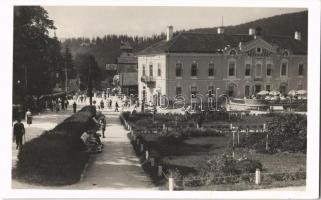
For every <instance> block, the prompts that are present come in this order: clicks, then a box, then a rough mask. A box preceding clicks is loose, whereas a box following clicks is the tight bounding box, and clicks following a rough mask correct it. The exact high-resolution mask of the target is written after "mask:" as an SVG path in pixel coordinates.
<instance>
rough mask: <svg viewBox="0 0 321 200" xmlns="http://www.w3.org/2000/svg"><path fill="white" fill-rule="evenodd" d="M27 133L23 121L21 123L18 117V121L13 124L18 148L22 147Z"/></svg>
mask: <svg viewBox="0 0 321 200" xmlns="http://www.w3.org/2000/svg"><path fill="white" fill-rule="evenodd" d="M24 135H25V127H24V125H23V123H21V119H20V118H18V119H17V122H16V123H15V124H14V126H13V136H14V139H15V140H16V144H17V146H16V149H21V147H22V138H23V136H24Z"/></svg>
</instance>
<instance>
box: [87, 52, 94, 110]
mask: <svg viewBox="0 0 321 200" xmlns="http://www.w3.org/2000/svg"><path fill="white" fill-rule="evenodd" d="M91 61H92V60H91V57H89V70H88V71H89V84H88V90H89V103H90V106H92V105H93V96H92V90H93V88H92V82H91Z"/></svg>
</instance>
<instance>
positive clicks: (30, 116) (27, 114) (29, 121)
mask: <svg viewBox="0 0 321 200" xmlns="http://www.w3.org/2000/svg"><path fill="white" fill-rule="evenodd" d="M25 117H26V122H27V124H28V126H30V124H32V113H31V111H30V109H29V108H28V109H27V112H26V116H25Z"/></svg>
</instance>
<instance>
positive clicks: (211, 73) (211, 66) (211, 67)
mask: <svg viewBox="0 0 321 200" xmlns="http://www.w3.org/2000/svg"><path fill="white" fill-rule="evenodd" d="M214 74H215V73H214V63H210V64H208V76H214Z"/></svg>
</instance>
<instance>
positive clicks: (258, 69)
mask: <svg viewBox="0 0 321 200" xmlns="http://www.w3.org/2000/svg"><path fill="white" fill-rule="evenodd" d="M182 71H183V66H182V63H176V77H182ZM142 74H143V76H146V69H145V65H143V69H142ZM153 74H154V72H153V65H152V64H150V65H149V76H153ZM197 74H198V71H197V63H192V64H191V76H192V77H197ZM287 74H288V63H287V62H284V63H282V65H281V76H287ZM215 75H216V68H215V65H214V63H209V64H208V76H209V77H214V76H215ZM244 75H245V76H248V77H249V76H251V64H246V65H245V72H244ZM303 75H304V65H303V64H299V67H298V76H303ZM157 76H159V77H160V76H162V70H161V65H160V63H158V68H157ZM228 76H236V64H235V62H233V61H232V62H230V63H229V65H228ZM261 76H262V64H261V63H257V64H256V65H255V77H261ZM266 76H267V77H271V76H272V64H270V63H268V64H266Z"/></svg>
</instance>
